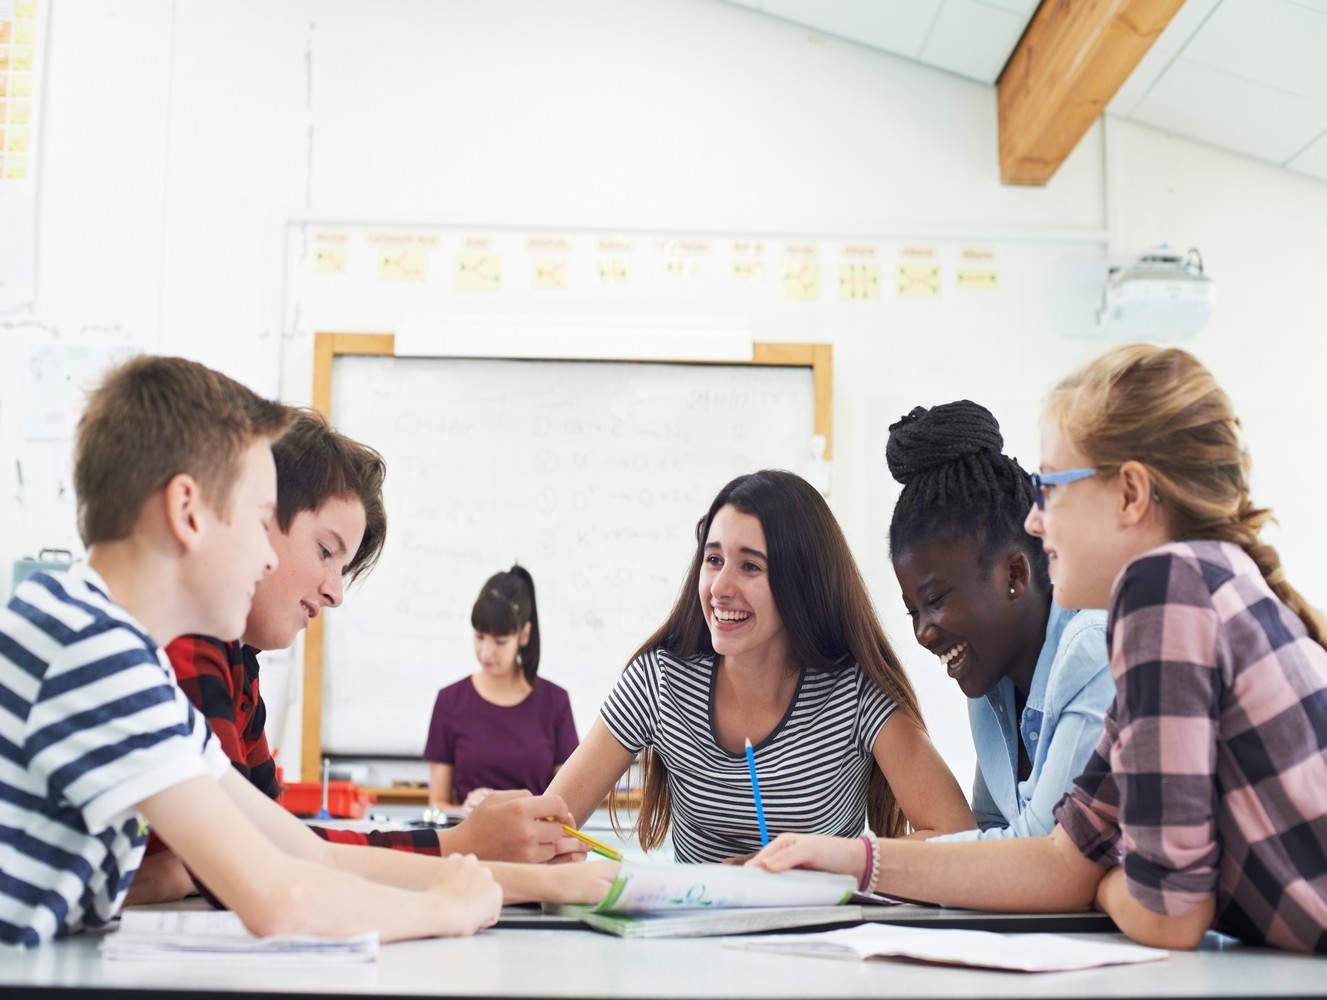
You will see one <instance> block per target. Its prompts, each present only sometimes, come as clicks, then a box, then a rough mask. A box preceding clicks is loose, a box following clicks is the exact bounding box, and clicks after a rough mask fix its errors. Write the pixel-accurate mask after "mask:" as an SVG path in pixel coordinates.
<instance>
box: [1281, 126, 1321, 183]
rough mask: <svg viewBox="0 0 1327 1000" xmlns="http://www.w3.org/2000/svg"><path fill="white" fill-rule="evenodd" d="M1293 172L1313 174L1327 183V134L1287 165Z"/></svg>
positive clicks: (1319, 137)
mask: <svg viewBox="0 0 1327 1000" xmlns="http://www.w3.org/2000/svg"><path fill="white" fill-rule="evenodd" d="M1286 166H1287V167H1289V168H1290V169H1291V170H1298V171H1300V172H1301V173H1305V174H1311V175H1312V176H1314V177H1320V178H1321V179H1322V180H1325V181H1327V132H1323V134H1322V135H1320V136H1318V141H1317V142H1315V143H1313V145H1311V146H1309V148H1308V149H1306V150H1304V152H1302V153H1300V154H1299V155H1298V156H1296V157H1295V158H1294V159H1293V160H1291V161H1290V162H1289V163H1287V164H1286Z"/></svg>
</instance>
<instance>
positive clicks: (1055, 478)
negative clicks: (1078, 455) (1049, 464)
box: [1028, 469, 1097, 510]
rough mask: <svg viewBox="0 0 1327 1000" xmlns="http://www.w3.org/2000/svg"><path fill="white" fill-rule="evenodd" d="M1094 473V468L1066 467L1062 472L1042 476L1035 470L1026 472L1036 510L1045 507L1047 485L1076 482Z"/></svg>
mask: <svg viewBox="0 0 1327 1000" xmlns="http://www.w3.org/2000/svg"><path fill="white" fill-rule="evenodd" d="M1096 474H1097V470H1096V469H1066V470H1065V471H1064V472H1048V473H1046V474H1045V475H1044V476H1043V475H1041V474H1039V473H1036V472H1031V473H1028V481H1029V482H1031V483H1032V495H1033V496H1035V497H1036V498H1037V510H1045V509H1046V487H1047V486H1059V485H1061V484H1063V483H1076V482H1078V480H1080V479H1087V478H1088V477H1089V476H1095V475H1096Z"/></svg>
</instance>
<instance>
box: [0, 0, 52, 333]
mask: <svg viewBox="0 0 1327 1000" xmlns="http://www.w3.org/2000/svg"><path fill="white" fill-rule="evenodd" d="M49 2H50V0H0V313H6V312H13V311H15V310H17V309H21V308H23V307H24V306H27V305H30V304H31V303H32V301H33V299H34V298H35V297H36V293H37V169H36V165H37V134H38V129H39V121H40V115H39V114H38V108H39V107H40V101H41V76H42V68H43V64H44V62H45V57H44V53H43V48H44V46H45V43H46V16H45V15H46V7H47V5H48V4H49Z"/></svg>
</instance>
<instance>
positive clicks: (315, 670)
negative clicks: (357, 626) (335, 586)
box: [300, 333, 834, 781]
mask: <svg viewBox="0 0 1327 1000" xmlns="http://www.w3.org/2000/svg"><path fill="white" fill-rule="evenodd" d="M348 355H376V356H379V357H389V358H393V357H396V335H395V334H391V333H315V334H314V337H313V405H314V408H315V409H317V410H319V411H321V412H322V414H323V415H324V416H326V417H327V419H328V420H331V419H332V364H333V362H334V361H335V360H336V359H337V358H339V357H345V356H348ZM410 356H411V357H415V356H416V355H410ZM464 360H474V359H470V358H466V359H464ZM498 360H506V359H498ZM516 360H525V359H516ZM532 360H538V359H532ZM550 360H551V359H550ZM556 360H558V361H568V360H571V361H603V362H605V363H608V362H607V360H606V359H604V358H558V359H556ZM635 362H643V363H646V364H677V365H710V364H717V365H743V364H746V365H762V366H771V365H775V366H777V365H782V366H789V367H797V368H810V369H811V385H812V393H813V396H814V399H815V425H814V426H815V432H816V433H817V434H821V435H824V438H825V456H824V457H825V459H826V460H829V459H830V458H833V456H834V434H833V427H834V348H833V347H832V346H831V345H830V344H781V343H756V344H752V345H751V360H750V361H713V360H705V361H701V360H697V361H688V360H686V359H677V358H668V359H659V358H636V359H634V361H626V362H618V363H621V364H632V363H635ZM302 718H303V728H302V730H301V740H300V742H301V747H300V780H301V781H314V780H316V778H317V776H318V775H319V774H320V773H321V771H320V769H321V767H322V755H323V619H322V616H321V615H319V616H318V617H317V618H315V619H314V620H313V621H311V622H309V628H308V631H307V633H306V634H305V638H304V704H303V713H302Z"/></svg>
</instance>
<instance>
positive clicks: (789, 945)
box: [724, 924, 1170, 972]
mask: <svg viewBox="0 0 1327 1000" xmlns="http://www.w3.org/2000/svg"><path fill="white" fill-rule="evenodd" d="M724 946H725V947H728V948H743V949H749V950H752V951H774V952H778V953H779V954H783V955H814V956H819V957H824V958H857V959H866V958H910V959H916V960H918V961H923V962H936V963H939V964H942V965H965V966H972V967H974V968H981V969H1005V970H1009V971H1013V972H1062V971H1065V970H1068V969H1091V968H1095V967H1096V966H1100V965H1127V964H1131V963H1135V962H1157V961H1160V960H1162V959H1165V958H1169V957H1170V952H1168V951H1164V950H1162V949H1160V948H1145V947H1143V946H1142V945H1136V944H1124V943H1120V942H1114V941H1100V940H1089V939H1086V938H1079V937H1070V936H1067V935H1063V934H994V933H992V932H990V931H964V930H930V929H927V928H922V927H895V926H888V925H884V924H863V925H861V926H859V927H848V928H844V929H843V930H837V931H826V932H824V933H821V934H780V935H779V936H778V937H773V938H770V937H752V938H741V939H737V940H734V941H730V942H725V944H724Z"/></svg>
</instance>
